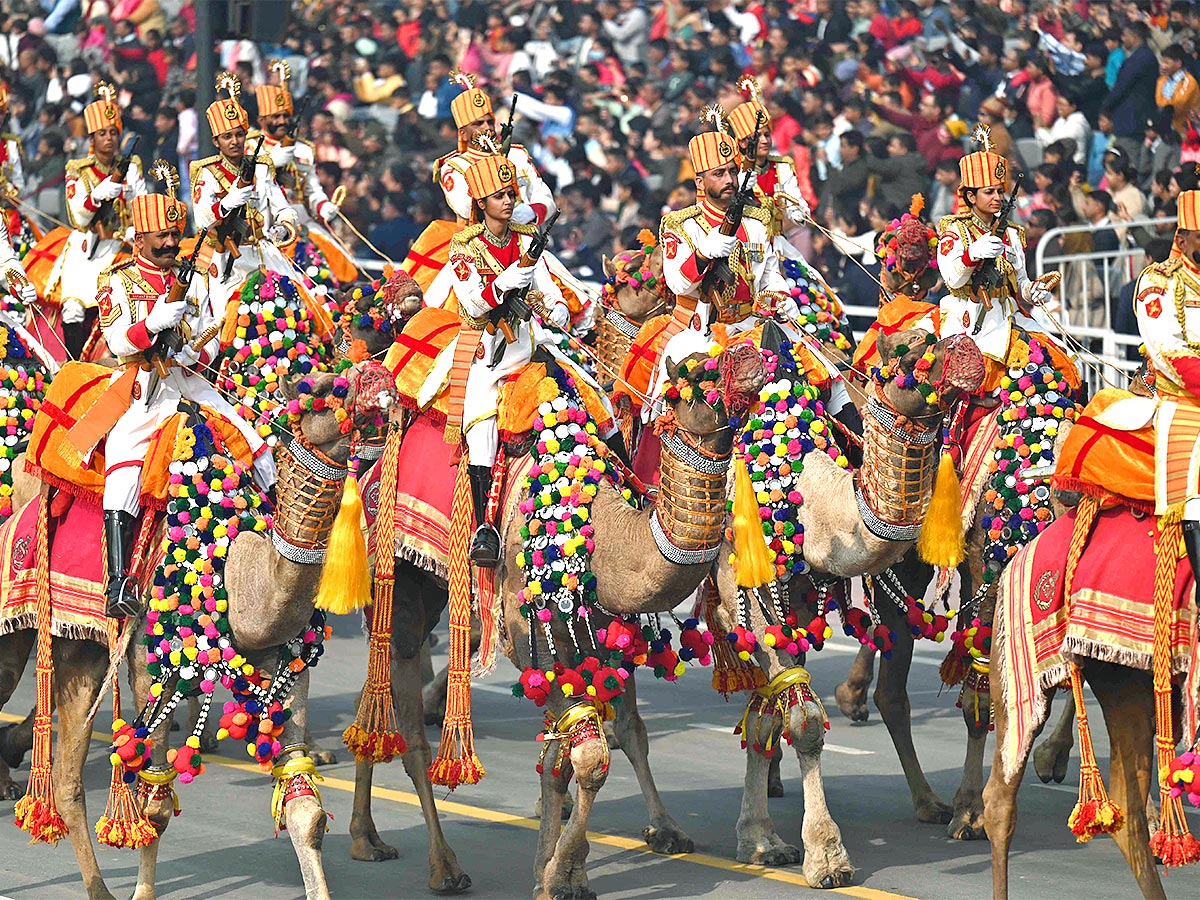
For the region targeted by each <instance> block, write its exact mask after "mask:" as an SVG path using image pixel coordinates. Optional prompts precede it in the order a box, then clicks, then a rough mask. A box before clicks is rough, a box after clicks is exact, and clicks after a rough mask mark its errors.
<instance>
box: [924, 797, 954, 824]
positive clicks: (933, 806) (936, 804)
mask: <svg viewBox="0 0 1200 900" xmlns="http://www.w3.org/2000/svg"><path fill="white" fill-rule="evenodd" d="M915 809H916V812H917V821H918V822H924V823H925V824H926V825H949V824H950V820H951V819H953V818H954V809H953V807H951V806H950V804H949V803H943V802H942V801H941V800H939V799H937V798H936V797H934V798H933V799H932V800H927V801H925V802H922V803H919V804H917V805H916V807H915Z"/></svg>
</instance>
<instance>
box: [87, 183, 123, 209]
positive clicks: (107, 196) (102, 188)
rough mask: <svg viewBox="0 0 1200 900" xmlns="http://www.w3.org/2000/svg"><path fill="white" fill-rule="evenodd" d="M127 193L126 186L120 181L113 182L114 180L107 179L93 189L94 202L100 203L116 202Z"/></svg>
mask: <svg viewBox="0 0 1200 900" xmlns="http://www.w3.org/2000/svg"><path fill="white" fill-rule="evenodd" d="M124 191H125V185H123V184H122V183H121V182H119V181H113V180H112V178H105V179H104V180H103V181H102V182H100V183H99V184H98V185H96V186H95V187H94V188H92V202H93V203H100V202H102V201H104V200H115V199H116V198H117V197H120V196H121V194H122V193H123V192H124Z"/></svg>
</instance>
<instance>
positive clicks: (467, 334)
mask: <svg viewBox="0 0 1200 900" xmlns="http://www.w3.org/2000/svg"><path fill="white" fill-rule="evenodd" d="M464 178H465V180H466V183H467V185H468V189H469V190H470V192H471V196H472V198H474V203H475V206H474V208H473V209H474V211H475V212H476V216H475V218H476V222H475V224H473V225H469V226H468V227H467V228H466V229H464V230H463V231H460V232H459V233H458V234H457V235H455V237H454V239H453V240H452V241H451V243H450V261H449V263H448V264H447V268H448V269H449V270H450V273H451V277H452V278H453V280H454V290H455V296H456V297H457V299H458V305H459V316H460V318H461V320H462V324H461V326H460V329H459V333H458V337H457V338H456V339H455V342H454V343H453V344H452V345H451V346H450V347H449V348H447V350H446V351H445V352H446V353H447V354H448V358H450V359H451V360H452V362H451V365H450V371H449V383H450V388H449V390H450V394H449V398H450V407H449V416H448V419H447V422H446V441H447V442H448V443H452V444H457V443H458V442H459V440H460V439H463V438H465V440H466V444H467V454H468V460H469V463H470V466H469V472H470V475H471V497H472V499H473V501H474V506H475V521H476V522H477V523H478V527H477V528H476V530H475V535H474V537H473V538H472V539H471V548H470V557H471V560H472V561H473V562H474V563H476V564H477V565H479V566H482V567H485V568H494V567H495V566H497V565H498V564H499V561H500V535H499V534H498V533H497V531H496V529H495V526H494V525H493V524H492V523H491V522H488V521H487V497H488V491H489V490H490V489H491V484H492V465H493V464H494V463H495V461H496V453H497V450H498V449H499V432H498V429H497V425H496V416H497V412H498V410H497V403H498V401H499V398H500V387H501V385H503V383H504V381H505V380H506V379H507V378H508V377H509V376H510V375H512V374H514V373H515V372H517V371H519V370H520V369H521V368H522V367H523V366H525V365H526V364H527V363H528V362H529V361H530V358H531V357H532V354H533V349H534V345H535V344H536V343H539V340H538V338H539V334H538V332H537V331H536V329H535V324H534V323H533V322H532V321H528V322H522V321H516V322H514V323H513V325H512V329H513V332H514V334H515V337H516V340H514V341H513V342H512V343H507V339H506V338H505V336H504V333H503V332H502V331H501V330H500V329H499V328H494V329H492V330H491V331H490V332H489V329H488V323H487V316H488V313H490V312H491V311H492V310H494V309H496V308H497V307H500V306H501V305H503V304H504V303H505V301H506V297H507V295H508V294H509V293H510V292H514V291H520V290H522V289H523V288H533V289H534V290H536V291H538V292H540V293H541V297H542V299H541V300H540V302H538V303H536V305H533V304H531V306H534V312H535V313H536V314H537V315H539V316H541V317H543V318H544V319H545V320H547V321H548V322H549V323H551V324H552V325H554V326H556V327H558V328H562V327H564V326H565V325H567V324H568V322H569V320H570V314H569V312H568V310H567V305H566V303H565V302H564V301H563V299H562V294H561V292H560V291H559V290H558V287H557V285H555V283H554V281H553V280H552V279H551V278H550V272H549V270H548V269H547V268H546V263H545V261H544V260H543V259H539V260H538V261H537V262H536V263H535V264H534V265H532V266H522V265H521V257H522V255H523V254H524V253H525V251H526V250H528V248H529V245H530V243H531V242H532V240H533V238H534V237H535V236H536V234H537V229H536V228H535V227H534V226H533V225H522V224H519V223H517V222H513V221H512V214H513V210H514V209H515V208H516V205H517V188H516V174H515V172H514V169H513V166H512V164H511V163H510V162H508V160H507V159H505V158H504V157H503V156H500V155H489V156H483V157H480V158H479V159H477V160H476V161H475V162H473V163H472V164H471V166H470V167H469V168H468V169H467V171H466V173H465V175H464ZM532 296H533V295H532V293H531V297H532ZM501 344H504V345H505V346H504V351H503V355H502V356H501V357H500V360H499V363H498V364H497V365H496V366H494V367H493V366H492V365H491V363H492V360H493V357H494V355H495V352H496V349H497V347H498V346H499V345H501ZM439 369H442V367H439V366H435V367H434V371H433V373H431V375H430V381H429V382H427V387H426V389H423V391H422V393H423V394H424V393H425V391H426V390H428V389H429V388H432V391H433V393H434V395H435V396H436V392H437V391H438V390H440V389H441V387H442V383H443V381H444V378H445V371H444V369H442V371H440V372H439ZM430 399H432V397H431V398H430Z"/></svg>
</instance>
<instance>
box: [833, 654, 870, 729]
mask: <svg viewBox="0 0 1200 900" xmlns="http://www.w3.org/2000/svg"><path fill="white" fill-rule="evenodd" d="M874 678H875V649H874V648H873V647H868V646H866V645H863V646H862V647H861V648H859V651H858V656H856V657H854V662H853V663H851V664H850V671H849V672H847V673H846V680H845V681H843V682H842V683H841V684H839V685H838V686H837V687H836V688H834V689H833V696H834V699H836V700H837V705H838V709H840V710H841V711H842V715H843V716H845V717H846V718H847V719H849V720H850V721H851V722H865V721H867V719H868V718H870V716H871V709H870V707H868V706H867V690H868V689H869V688H870V687H871V681H872V680H873V679H874Z"/></svg>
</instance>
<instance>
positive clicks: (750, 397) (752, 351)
mask: <svg viewBox="0 0 1200 900" xmlns="http://www.w3.org/2000/svg"><path fill="white" fill-rule="evenodd" d="M718 371H719V372H720V373H721V382H720V383H721V397H722V399H723V400H724V401H725V408H726V409H727V410H728V411H729V415H730V416H734V417H741V416H743V415H745V414H746V413H747V412H748V411H749V410H750V408H751V407H752V406H754V404H755V403H757V402H758V395H759V391H761V390H762V386H763V385H764V384H766V382H767V366H766V363H764V362H763V358H762V353H761V352H760V351H759V350H758V349H757V348H756V347H754V345H753V344H750V343H744V344H735V345H734V346H732V347H730V348H729V349H727V350H726V351H725V352H724V353H722V354H721V356H720V358H719V360H718Z"/></svg>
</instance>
